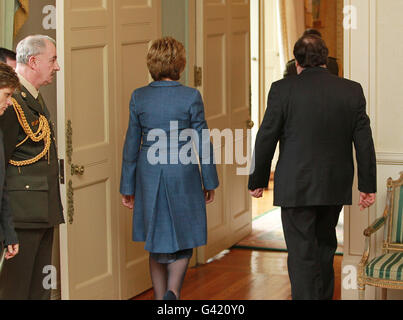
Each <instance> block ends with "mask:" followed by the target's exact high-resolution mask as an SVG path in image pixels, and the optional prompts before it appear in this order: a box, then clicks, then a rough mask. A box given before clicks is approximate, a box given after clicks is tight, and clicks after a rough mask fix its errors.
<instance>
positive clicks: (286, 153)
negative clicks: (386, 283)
mask: <svg viewBox="0 0 403 320" xmlns="http://www.w3.org/2000/svg"><path fill="white" fill-rule="evenodd" d="M294 55H295V57H296V60H297V69H298V73H299V75H298V76H296V77H289V78H285V79H283V80H280V81H278V82H275V83H273V85H272V87H271V90H270V94H269V98H268V106H267V110H266V114H265V117H264V120H263V123H262V125H261V127H260V129H259V132H258V135H257V138H256V146H255V151H254V159H255V169H254V171H252V172H251V174H250V177H249V186H248V187H249V190H250V193H251V195H252V196H254V197H257V198H259V197H261V196H262V193H263V188H265V187H267V185H268V181H269V176H270V168H271V161H272V158H273V154H274V151H275V149H276V145H277V142H278V141H280V157H279V161H278V163H277V168H276V171H275V176H274V182H275V186H274V205H276V206H280V207H281V211H282V212H281V217H282V222H283V229H284V236H285V240H286V244H287V249H288V272H289V276H290V281H291V289H292V297H293V299H332V297H333V290H334V270H333V258H334V253H335V251H336V248H337V239H336V232H335V227H336V225H337V222H338V219H339V214H340V211H341V209H342V206H343V205H351V204H352V184H353V176H354V164H353V144H354V146H355V150H356V158H357V165H358V189H359V190H360V192H361V194H360V204H359V205H360V206H361V209H364V208H368V207H369V206H371V205H372V204H373V203H374V202H375V193H376V159H375V150H374V144H373V140H372V133H371V128H370V120H369V118H368V116H367V114H366V101H365V97H364V93H363V90H362V87H361V85H360V84H359V83H356V82H353V81H350V80H347V79H343V78H339V77H336V76H334V75H332V74H330V72H329V71H328V70H327V69H326V68H325V64H326V59H327V55H328V49H327V48H326V45H325V43H324V41H323V40H322V39H321V38H319V37H316V36H313V35H307V36H304V37H302V38H301V39H300V40H299V41H298V42H297V43H296V45H295V48H294Z"/></svg>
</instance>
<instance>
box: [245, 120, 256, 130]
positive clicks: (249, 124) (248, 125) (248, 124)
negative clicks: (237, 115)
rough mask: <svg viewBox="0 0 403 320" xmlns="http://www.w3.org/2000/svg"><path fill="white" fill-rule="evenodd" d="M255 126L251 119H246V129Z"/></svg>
mask: <svg viewBox="0 0 403 320" xmlns="http://www.w3.org/2000/svg"><path fill="white" fill-rule="evenodd" d="M254 126H255V123H254V122H253V121H252V120H248V121H246V127H247V128H248V129H252V128H253V127H254Z"/></svg>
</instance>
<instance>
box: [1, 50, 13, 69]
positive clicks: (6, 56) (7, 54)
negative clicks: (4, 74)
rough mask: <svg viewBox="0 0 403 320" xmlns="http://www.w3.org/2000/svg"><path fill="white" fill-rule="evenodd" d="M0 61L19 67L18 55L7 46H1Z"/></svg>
mask: <svg viewBox="0 0 403 320" xmlns="http://www.w3.org/2000/svg"><path fill="white" fill-rule="evenodd" d="M0 62H3V63H5V64H8V65H9V66H11V67H13V69H15V68H16V67H17V55H16V53H15V52H14V51H12V50H9V49H7V48H2V47H1V48H0Z"/></svg>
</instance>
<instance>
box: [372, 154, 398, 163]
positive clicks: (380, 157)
mask: <svg viewBox="0 0 403 320" xmlns="http://www.w3.org/2000/svg"><path fill="white" fill-rule="evenodd" d="M376 163H377V164H378V165H403V152H377V153H376Z"/></svg>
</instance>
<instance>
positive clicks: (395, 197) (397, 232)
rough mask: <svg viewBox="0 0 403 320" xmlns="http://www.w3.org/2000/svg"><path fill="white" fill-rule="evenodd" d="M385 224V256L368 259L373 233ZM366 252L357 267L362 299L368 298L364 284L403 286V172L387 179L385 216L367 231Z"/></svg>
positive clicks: (389, 287)
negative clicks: (398, 177)
mask: <svg viewBox="0 0 403 320" xmlns="http://www.w3.org/2000/svg"><path fill="white" fill-rule="evenodd" d="M382 226H384V241H383V252H382V255H380V256H378V257H374V258H373V259H369V255H370V244H371V241H370V240H371V235H372V234H374V233H375V232H376V231H378V230H379V229H380V228H381V227H382ZM364 236H365V237H366V239H365V241H366V242H365V251H364V254H363V256H362V259H361V262H360V264H359V266H358V289H359V298H360V299H362V300H363V299H365V285H370V286H376V287H380V288H382V299H386V298H387V297H386V292H387V289H403V172H401V173H400V179H399V180H396V181H394V180H392V178H389V179H388V182H387V198H386V207H385V210H384V212H383V216H382V217H380V218H379V219H377V220H375V222H374V223H373V224H372V225H370V226H369V227H368V228H367V229H365V231H364Z"/></svg>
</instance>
